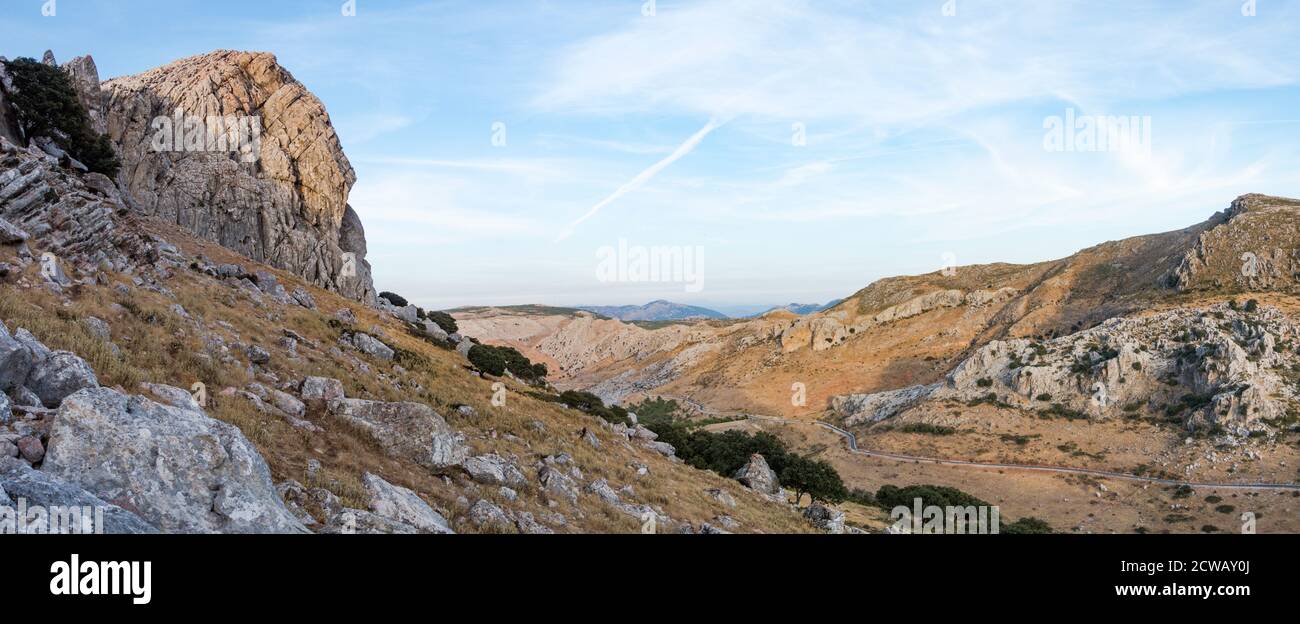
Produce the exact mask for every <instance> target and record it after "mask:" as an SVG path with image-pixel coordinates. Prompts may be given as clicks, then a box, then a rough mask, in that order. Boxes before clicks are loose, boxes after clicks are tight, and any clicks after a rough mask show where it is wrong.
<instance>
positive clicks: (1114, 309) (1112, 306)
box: [467, 195, 1300, 417]
mask: <svg viewBox="0 0 1300 624" xmlns="http://www.w3.org/2000/svg"><path fill="white" fill-rule="evenodd" d="M1297 228H1300V204H1298V203H1297V202H1296V201H1294V200H1289V199H1283V198H1274V197H1267V196H1262V195H1247V196H1244V197H1242V198H1239V199H1237V200H1236V201H1234V202H1233V203H1232V205H1231V206H1230V207H1229V208H1228V209H1227V210H1225V211H1223V212H1221V213H1218V214H1216V215H1214V216H1213V217H1211V218H1210V219H1209V220H1207V221H1206V222H1204V223H1201V224H1198V225H1195V226H1192V227H1189V228H1187V229H1184V230H1178V231H1174V232H1167V233H1163V234H1155V235H1149V236H1142V237H1137V238H1132V239H1126V240H1121V241H1112V242H1108V243H1103V244H1101V245H1098V246H1096V247H1092V248H1089V249H1085V250H1083V251H1080V252H1079V253H1077V254H1074V255H1072V256H1069V257H1067V258H1064V259H1061V260H1056V261H1051V262H1043V263H1037V264H1032V265H1010V264H993V265H983V266H970V267H958V268H956V269H954V270H951V271H946V272H936V273H931V274H926V275H918V276H906V277H897V278H889V279H883V280H880V281H878V282H876V283H874V284H871V285H870V286H868V287H867V288H864V289H863V290H861V291H859V292H857V293H854V294H853V295H852V296H850V297H848V298H847V299H845V300H844V301H843V302H840V303H839V304H838V305H836V306H834V307H832V308H829V309H827V310H824V311H822V312H818V313H815V314H812V315H808V316H802V317H799V316H795V315H791V314H783V313H781V312H777V313H773V314H769V315H766V316H764V317H762V318H758V319H752V320H749V321H745V322H737V323H697V324H695V325H693V326H691V327H690V328H689V329H687V328H682V327H670V328H664V329H658V330H653V331H650V330H640V328H635V329H632V328H628V327H627V326H614V325H609V324H606V325H607V326H606V327H604V328H603V331H602V336H601V337H600V338H599V340H595V341H592V340H573V339H571V337H572V336H574V335H577V334H584V333H586V332H588V331H589V329H588V328H590V327H591V326H593V323H590V322H587V321H582V320H575V319H564V320H557V321H556V322H554V323H551V324H550V326H551V328H550V329H547V330H546V331H544V332H539V333H536V334H533V335H531V336H530V337H529V339H528V342H530V343H531V346H534V347H535V348H537V349H538V350H539V351H541V352H544V353H547V354H549V355H551V356H553V357H555V358H556V359H557V360H559V361H562V362H564V364H565V367H564V371H565V373H566V374H567V375H568V377H567V379H565V380H564V383H566V384H570V385H572V386H574V387H583V388H590V389H592V390H593V391H595V392H598V393H599V394H601V395H602V396H604V397H606V398H607V399H611V400H622V399H635V398H636V397H638V396H643V395H652V396H653V395H664V396H672V397H679V398H690V399H693V400H696V401H698V402H701V403H704V404H707V405H709V406H710V407H713V408H714V409H716V410H719V411H724V412H727V411H732V412H734V411H742V412H758V413H766V414H777V415H784V416H806V417H817V416H819V415H820V414H821V413H822V412H824V411H825V410H826V409H827V408H828V407H830V405H831V401H832V400H833V399H834V398H835V397H838V396H843V395H852V394H870V393H873V392H878V391H885V390H897V389H900V388H910V387H912V386H916V385H925V384H935V383H941V382H942V381H943V380H944V379H945V378H946V376H947V375H948V374H949V373H950V372H951V371H952V370H953V368H954V367H955V366H957V365H958V364H959V363H961V362H962V361H964V360H966V359H967V358H969V357H971V356H972V355H974V354H975V353H976V352H977V351H978V350H979V349H980V348H982V347H984V346H985V345H988V344H990V343H992V342H994V341H1008V340H1014V339H1023V340H1030V341H1034V342H1038V343H1041V342H1045V341H1050V340H1052V339H1055V338H1060V337H1065V336H1071V335H1073V334H1077V333H1078V332H1080V331H1083V330H1087V329H1090V328H1094V327H1097V326H1099V325H1101V324H1103V323H1105V322H1106V321H1108V320H1111V319H1117V318H1123V317H1127V316H1131V315H1133V314H1136V313H1138V312H1140V311H1143V310H1146V309H1150V308H1152V307H1154V306H1178V305H1181V304H1182V302H1185V301H1188V300H1189V298H1206V297H1209V298H1211V299H1214V298H1218V299H1214V301H1218V302H1224V301H1226V300H1227V299H1228V298H1229V297H1232V296H1242V295H1244V294H1246V293H1251V292H1274V293H1296V292H1297V289H1298V288H1300V279H1298V277H1297V272H1296V271H1297V264H1296V260H1295V255H1296V253H1298V252H1297V249H1300V236H1297V231H1298V230H1297ZM1214 301H1212V302H1211V303H1213V302H1214ZM1243 301H1244V299H1243ZM516 320H518V319H516ZM478 329H479V328H477V327H476V328H475V330H474V331H478ZM482 329H483V330H484V331H481V332H479V333H473V332H471V335H475V336H476V337H479V338H481V339H484V340H494V339H496V338H497V336H496V335H495V334H494V333H493V331H492V328H491V327H486V326H485V327H483V328H482ZM638 330H640V331H638ZM467 331H468V330H467ZM593 342H595V343H597V344H613V345H618V346H620V347H624V349H623V350H622V351H619V350H617V349H599V350H595V349H584V348H579V347H577V346H575V345H589V344H592V343H593ZM795 384H803V387H805V388H806V397H807V400H806V401H805V402H803V403H802V404H800V403H799V402H795V401H792V400H791V396H792V387H794V385H795Z"/></svg>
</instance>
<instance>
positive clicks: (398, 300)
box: [379, 292, 411, 308]
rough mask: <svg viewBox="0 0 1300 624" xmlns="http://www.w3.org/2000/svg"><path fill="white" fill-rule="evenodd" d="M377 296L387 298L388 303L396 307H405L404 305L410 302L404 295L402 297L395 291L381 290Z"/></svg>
mask: <svg viewBox="0 0 1300 624" xmlns="http://www.w3.org/2000/svg"><path fill="white" fill-rule="evenodd" d="M379 298H380V299H387V300H388V303H391V304H393V307H397V308H405V307H406V306H408V305H411V303H410V302H409V301H407V300H406V297H403V296H401V295H399V294H397V293H390V292H381V293H379Z"/></svg>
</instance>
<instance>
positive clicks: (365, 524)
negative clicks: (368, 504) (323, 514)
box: [322, 509, 420, 535]
mask: <svg viewBox="0 0 1300 624" xmlns="http://www.w3.org/2000/svg"><path fill="white" fill-rule="evenodd" d="M322 532H323V533H328V534H342V535H414V534H416V533H419V532H420V530H419V529H417V528H415V527H414V526H412V525H409V524H406V523H404V522H397V521H395V520H389V519H388V518H385V517H383V516H381V515H379V514H376V513H371V512H369V511H362V510H360V509H344V510H342V511H340V512H339V513H337V514H335V515H333V516H331V517H330V519H329V521H328V522H327V523H326V525H325V529H324V530H323V531H322Z"/></svg>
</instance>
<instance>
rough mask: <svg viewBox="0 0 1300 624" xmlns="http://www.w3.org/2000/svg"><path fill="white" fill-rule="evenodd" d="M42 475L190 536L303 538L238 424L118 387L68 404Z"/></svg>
mask: <svg viewBox="0 0 1300 624" xmlns="http://www.w3.org/2000/svg"><path fill="white" fill-rule="evenodd" d="M49 438H50V443H49V450H48V451H47V453H46V455H45V463H44V464H43V466H42V469H43V470H44V471H46V472H48V473H49V474H51V475H53V476H56V477H59V478H61V479H64V480H66V481H69V482H71V483H75V484H77V485H79V486H81V487H83V488H85V489H86V490H87V491H89V492H91V493H93V494H95V495H96V496H99V497H100V498H103V499H104V500H108V501H112V502H114V503H117V504H120V505H124V506H128V507H130V508H131V509H134V510H137V511H138V513H139V515H140V516H141V517H142V518H144V519H145V520H147V521H148V522H149V523H151V524H153V525H154V526H157V527H158V528H160V529H162V530H164V531H167V532H180V533H300V532H304V531H305V529H304V528H303V526H302V524H301V523H300V522H298V520H297V519H295V518H294V517H293V514H292V513H291V512H290V511H289V510H288V509H287V508H286V507H285V505H284V502H283V501H281V500H280V497H279V496H278V495H277V493H276V490H275V486H274V485H273V484H272V482H271V473H270V470H269V469H268V468H267V466H266V462H265V461H264V460H263V459H262V456H261V455H259V454H258V453H257V450H256V449H255V448H254V447H253V445H252V443H250V442H249V441H248V439H247V438H245V437H244V436H243V434H242V433H240V432H239V430H238V429H236V428H235V427H233V426H231V425H229V424H226V423H223V422H220V421H217V420H214V419H212V418H209V417H208V416H207V415H206V414H204V413H203V412H202V411H201V410H196V409H184V408H180V407H173V406H167V405H160V404H158V403H155V402H153V401H150V400H148V399H146V398H144V397H139V396H127V395H124V394H121V393H119V392H117V391H115V390H112V389H108V388H97V389H88V390H82V391H81V392H78V393H76V394H74V395H72V396H70V397H68V398H67V399H65V400H64V401H63V404H62V405H61V406H60V407H59V410H58V411H57V412H56V413H55V415H54V417H53V422H52V423H51V425H50V434H49Z"/></svg>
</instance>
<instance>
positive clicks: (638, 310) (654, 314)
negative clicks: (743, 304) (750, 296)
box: [578, 300, 727, 321]
mask: <svg viewBox="0 0 1300 624" xmlns="http://www.w3.org/2000/svg"><path fill="white" fill-rule="evenodd" d="M578 309H579V310H586V311H588V312H594V313H596V314H600V315H602V316H608V317H610V318H615V319H618V320H620V321H685V320H691V319H725V318H727V315H725V314H723V313H721V312H718V311H716V310H710V309H708V308H701V307H698V306H689V305H685V304H681V303H673V302H671V301H663V300H660V301H651V302H650V303H647V304H645V305H641V306H634V305H628V306H578Z"/></svg>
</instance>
